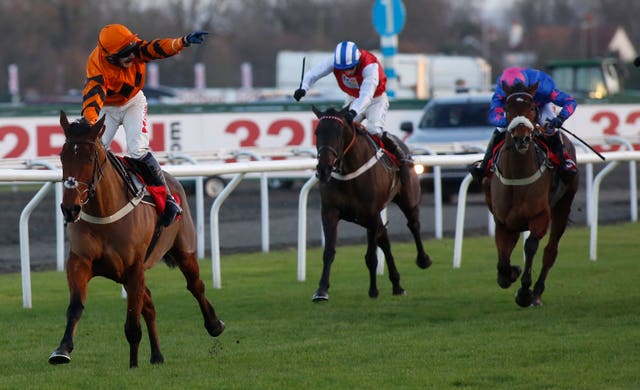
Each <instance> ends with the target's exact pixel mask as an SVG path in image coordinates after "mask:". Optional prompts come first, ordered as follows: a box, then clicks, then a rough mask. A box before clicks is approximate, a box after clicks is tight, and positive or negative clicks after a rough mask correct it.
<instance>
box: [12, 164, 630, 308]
mask: <svg viewBox="0 0 640 390" xmlns="http://www.w3.org/2000/svg"><path fill="white" fill-rule="evenodd" d="M604 156H605V157H606V163H607V164H608V165H607V166H606V167H605V168H603V169H602V170H601V171H600V173H599V174H598V175H597V177H596V178H595V179H594V178H593V167H592V165H593V164H596V163H603V161H602V160H600V159H599V158H598V157H597V156H596V155H595V154H593V153H580V154H579V155H578V163H579V164H586V173H587V199H588V201H587V209H588V210H587V213H588V214H587V215H588V216H589V217H590V226H591V239H590V240H591V245H590V255H591V260H595V259H596V248H597V222H598V221H597V218H598V200H599V188H600V183H601V182H602V179H603V178H604V177H605V176H606V175H607V174H608V173H609V172H611V170H613V169H614V168H615V166H616V165H617V164H619V162H621V161H628V162H629V164H630V178H629V184H630V205H631V206H630V209H631V220H632V221H634V222H636V221H637V203H638V197H637V193H636V189H637V177H636V173H635V172H636V170H635V168H636V165H635V163H636V162H637V161H639V160H640V152H639V151H622V152H610V153H604ZM481 157H482V155H481V154H467V155H455V156H452V155H435V156H415V157H414V160H415V162H416V163H417V164H422V165H429V166H434V167H446V166H462V165H467V164H470V163H471V162H473V161H476V160H478V159H480V158H481ZM316 163H317V160H316V159H315V158H296V159H292V160H264V161H259V160H258V161H245V162H234V163H225V164H220V163H215V164H213V163H195V164H193V165H165V166H164V167H163V168H164V169H165V170H166V171H167V172H169V173H171V174H172V175H174V176H176V177H209V176H216V175H226V174H234V175H235V176H234V178H233V180H231V182H230V183H229V184H228V185H227V187H226V188H225V189H224V191H223V192H222V193H221V194H220V195H219V196H218V198H217V199H216V200H215V201H214V203H213V205H212V206H211V211H210V215H209V218H210V229H211V260H212V271H213V286H214V287H215V288H221V270H220V245H219V235H218V233H219V223H218V212H219V210H220V208H221V206H222V203H223V202H224V200H225V199H226V198H227V197H228V196H229V194H230V193H231V192H232V191H233V190H234V189H235V188H236V187H237V185H238V184H239V183H240V181H241V180H242V179H243V178H244V177H245V176H246V175H247V174H255V173H258V174H263V173H267V172H291V171H298V172H301V171H302V172H304V171H307V172H308V173H309V177H310V178H309V180H308V182H307V183H306V184H305V185H304V186H303V188H302V189H301V193H300V198H299V209H298V212H299V220H298V280H299V281H304V280H305V279H306V201H307V194H308V192H309V191H310V190H311V188H312V187H313V185H314V184H315V182H316V181H317V180H316V179H315V177H314V176H313V171H312V170H313V169H314V168H315V165H316ZM24 166H25V168H37V167H43V166H44V167H47V168H50V169H37V170H35V169H24V168H22V169H19V168H15V167H13V168H1V167H0V182H45V184H44V186H43V187H42V188H41V189H40V190H39V191H38V192H37V194H36V195H35V197H34V198H33V199H32V200H31V201H30V202H29V203H28V204H27V206H26V207H25V209H24V210H23V212H22V214H21V217H20V264H21V272H22V292H23V306H24V307H25V308H31V276H30V259H29V239H28V222H29V216H30V214H31V211H32V210H33V209H34V208H35V207H36V206H37V205H38V203H39V202H40V201H41V200H42V198H43V197H44V196H45V195H46V193H47V192H48V191H49V190H50V188H51V186H52V183H55V185H54V186H55V188H56V202H58V203H59V201H60V199H61V194H62V186H61V183H60V180H61V179H62V177H61V175H62V173H61V170H60V169H59V168H56V167H55V166H52V165H51V162H38V161H27V162H25V163H24ZM261 179H264V176H263V177H261ZM470 180H471V178H470V176H467V178H466V179H465V180H464V181H463V184H462V186H461V187H460V192H459V200H458V210H457V218H456V229H455V243H454V253H453V266H454V267H460V264H461V253H462V240H463V235H464V212H465V208H466V192H467V188H468V185H469V184H470ZM434 185H435V187H436V188H435V189H434V193H436V194H438V193H440V191H441V187H440V186H441V177H440V170H439V169H434ZM200 190H201V186H200ZM200 192H201V191H200ZM267 194H268V190H267V188H266V183H265V185H261V196H262V197H263V200H262V205H263V208H264V207H265V205H266V204H268V202H266V201H265V197H267V196H268V195H267ZM441 202H442V201H441V198H440V197H439V196H436V197H435V205H434V207H435V213H434V215H435V222H434V225H436V226H435V230H436V232H438V231H441V229H442V227H441V226H439V227H438V226H437V225H438V224H440V225H441V224H442V203H441ZM203 203H204V202H203V201H202V197H201V196H200V197H199V199H197V204H196V225H198V227H202V226H204V221H203V217H202V216H203V215H204V214H203V208H204V206H203ZM266 207H268V206H266ZM56 210H57V209H56ZM59 214H60V213H59V212H56V215H57V218H56V225H57V229H58V230H57V231H58V234H57V235H56V241H57V244H56V246H57V251H56V252H57V264H58V270H59V271H61V270H62V269H63V265H64V254H63V248H64V236H63V224H62V218H61V217H60V216H59ZM262 229H263V232H264V231H265V229H268V212H267V213H266V221H265V213H263V221H262ZM197 231H198V232H199V237H198V240H199V241H200V242H201V243H203V242H204V234H203V228H202V229H197ZM265 238H266V241H267V242H266V245H265ZM436 238H440V237H436ZM201 248H204V246H202V247H201ZM263 251H268V234H266V235H264V234H263ZM199 256H200V257H202V256H203V253H199Z"/></svg>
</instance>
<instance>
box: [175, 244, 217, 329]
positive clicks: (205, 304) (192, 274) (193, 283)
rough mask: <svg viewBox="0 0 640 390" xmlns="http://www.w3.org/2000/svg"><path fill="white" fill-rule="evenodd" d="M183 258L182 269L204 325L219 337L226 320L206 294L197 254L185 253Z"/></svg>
mask: <svg viewBox="0 0 640 390" xmlns="http://www.w3.org/2000/svg"><path fill="white" fill-rule="evenodd" d="M181 258H182V259H183V260H182V261H180V262H179V264H180V265H179V266H180V271H182V274H183V275H184V277H185V279H186V281H187V289H188V290H189V291H190V292H191V295H193V297H194V298H195V299H196V301H198V305H199V306H200V311H201V312H202V317H203V318H204V327H205V328H206V329H207V332H209V334H210V335H211V336H213V337H217V336H219V335H220V334H222V332H223V331H224V327H225V326H224V322H222V320H220V319H219V318H218V315H217V314H216V311H215V309H214V308H213V305H212V304H211V302H209V300H208V299H207V297H206V296H205V294H204V291H205V288H204V282H203V281H202V279H200V267H199V266H198V259H197V258H196V254H195V253H194V252H189V253H188V254H183V255H182V256H181Z"/></svg>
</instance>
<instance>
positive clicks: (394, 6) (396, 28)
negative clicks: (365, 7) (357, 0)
mask: <svg viewBox="0 0 640 390" xmlns="http://www.w3.org/2000/svg"><path fill="white" fill-rule="evenodd" d="M372 17H373V27H374V28H375V29H376V31H377V32H378V34H380V35H382V36H388V35H396V34H399V33H400V31H402V28H403V27H404V22H405V20H406V17H407V11H406V9H405V8H404V4H403V3H402V0H376V2H375V3H374V4H373V12H372Z"/></svg>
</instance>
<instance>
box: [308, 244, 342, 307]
mask: <svg viewBox="0 0 640 390" xmlns="http://www.w3.org/2000/svg"><path fill="white" fill-rule="evenodd" d="M335 257H336V250H335V247H329V246H328V243H327V242H325V248H324V251H323V253H322V276H320V281H319V282H318V289H317V290H316V291H315V292H314V293H313V297H312V299H311V300H312V301H313V302H322V301H328V300H329V285H330V283H329V277H330V275H331V265H332V264H333V260H334V259H335Z"/></svg>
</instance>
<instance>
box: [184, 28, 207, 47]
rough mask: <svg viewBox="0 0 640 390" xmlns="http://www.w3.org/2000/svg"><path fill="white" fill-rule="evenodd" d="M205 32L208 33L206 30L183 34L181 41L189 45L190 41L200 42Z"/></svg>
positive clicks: (202, 40)
mask: <svg viewBox="0 0 640 390" xmlns="http://www.w3.org/2000/svg"><path fill="white" fill-rule="evenodd" d="M207 34H209V33H208V32H206V31H194V32H192V33H191V34H189V35H185V36H184V37H183V38H182V41H183V42H184V45H185V46H189V45H191V44H192V43H195V44H198V45H199V44H201V43H202V42H204V36H205V35H207Z"/></svg>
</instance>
